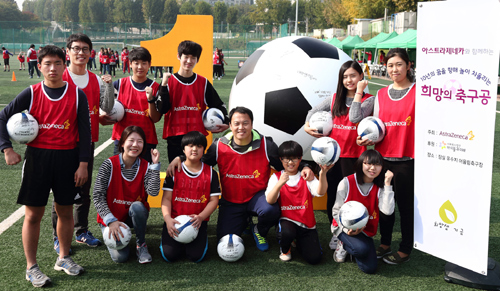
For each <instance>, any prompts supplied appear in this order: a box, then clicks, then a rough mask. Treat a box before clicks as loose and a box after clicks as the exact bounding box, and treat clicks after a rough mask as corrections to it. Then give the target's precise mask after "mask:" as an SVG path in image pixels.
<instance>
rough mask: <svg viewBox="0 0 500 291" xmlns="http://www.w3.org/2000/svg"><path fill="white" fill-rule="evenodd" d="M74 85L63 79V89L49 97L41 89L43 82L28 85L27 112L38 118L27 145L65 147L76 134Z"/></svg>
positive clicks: (63, 148) (73, 140)
mask: <svg viewBox="0 0 500 291" xmlns="http://www.w3.org/2000/svg"><path fill="white" fill-rule="evenodd" d="M77 96H78V87H76V86H75V85H74V84H69V83H66V91H65V92H64V94H63V95H62V96H61V97H60V98H59V99H57V100H51V99H49V97H48V96H47V95H46V94H45V92H44V91H43V82H40V83H38V84H35V85H32V86H31V105H30V110H29V113H30V114H31V115H33V117H34V118H35V119H36V120H37V121H38V128H39V130H38V135H37V137H36V138H35V140H33V141H32V142H30V143H28V145H29V146H32V147H35V148H43V149H54V150H69V149H74V148H75V147H76V140H77V138H78V119H77V115H78V114H77V111H78V106H77V105H78V98H77Z"/></svg>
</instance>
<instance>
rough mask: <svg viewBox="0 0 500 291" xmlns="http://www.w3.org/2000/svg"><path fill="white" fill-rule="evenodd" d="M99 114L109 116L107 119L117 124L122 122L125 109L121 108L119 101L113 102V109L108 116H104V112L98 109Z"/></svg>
mask: <svg viewBox="0 0 500 291" xmlns="http://www.w3.org/2000/svg"><path fill="white" fill-rule="evenodd" d="M99 114H101V115H103V114H105V115H107V116H109V118H111V120H112V121H116V122H118V121H120V120H122V119H123V116H124V115H125V107H123V104H122V103H121V102H120V101H118V100H115V105H113V109H112V110H111V112H110V113H109V114H106V112H104V111H103V110H102V109H100V108H99Z"/></svg>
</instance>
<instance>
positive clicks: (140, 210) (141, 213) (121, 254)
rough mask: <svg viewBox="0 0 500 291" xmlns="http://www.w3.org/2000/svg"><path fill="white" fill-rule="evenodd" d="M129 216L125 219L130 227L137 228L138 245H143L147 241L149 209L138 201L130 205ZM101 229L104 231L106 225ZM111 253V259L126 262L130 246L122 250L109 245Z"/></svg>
mask: <svg viewBox="0 0 500 291" xmlns="http://www.w3.org/2000/svg"><path fill="white" fill-rule="evenodd" d="M128 215H129V217H128V218H127V219H126V220H125V221H123V222H125V223H126V224H127V225H128V226H129V227H130V228H134V230H135V240H136V244H137V245H141V244H143V243H144V242H146V224H147V222H148V217H149V211H148V209H147V208H146V206H144V204H142V202H139V201H136V202H134V203H132V205H130V208H129V210H128ZM100 226H101V231H102V232H103V233H104V229H105V228H106V227H105V226H103V225H101V224H100ZM108 251H109V254H110V255H111V259H112V260H113V262H115V263H124V262H126V261H127V259H128V256H129V255H130V247H129V246H127V247H125V248H123V249H121V250H113V249H110V248H109V247H108Z"/></svg>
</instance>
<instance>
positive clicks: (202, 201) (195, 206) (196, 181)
mask: <svg viewBox="0 0 500 291" xmlns="http://www.w3.org/2000/svg"><path fill="white" fill-rule="evenodd" d="M184 171H185V170H184V169H182V171H180V172H177V171H176V172H175V174H174V190H173V192H172V217H173V218H175V217H177V216H179V215H191V214H200V213H201V212H202V211H203V210H204V209H205V207H206V206H207V204H208V202H209V201H210V184H211V182H212V167H210V166H208V165H206V164H203V168H202V171H201V173H200V174H199V175H198V176H196V177H193V176H190V175H188V174H186V173H185V172H184ZM209 219H210V217H207V219H205V221H208V220H209Z"/></svg>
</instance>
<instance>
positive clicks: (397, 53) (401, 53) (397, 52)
mask: <svg viewBox="0 0 500 291" xmlns="http://www.w3.org/2000/svg"><path fill="white" fill-rule="evenodd" d="M393 57H400V58H401V59H402V60H403V61H404V62H405V63H406V67H407V68H408V69H409V68H410V57H409V56H408V52H406V50H405V49H402V48H399V47H398V48H393V49H390V50H389V52H388V53H387V55H386V56H385V59H384V63H385V64H386V66H387V61H389V59H390V58H393ZM406 78H407V79H408V80H409V81H410V82H413V76H411V74H410V70H407V71H406Z"/></svg>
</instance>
